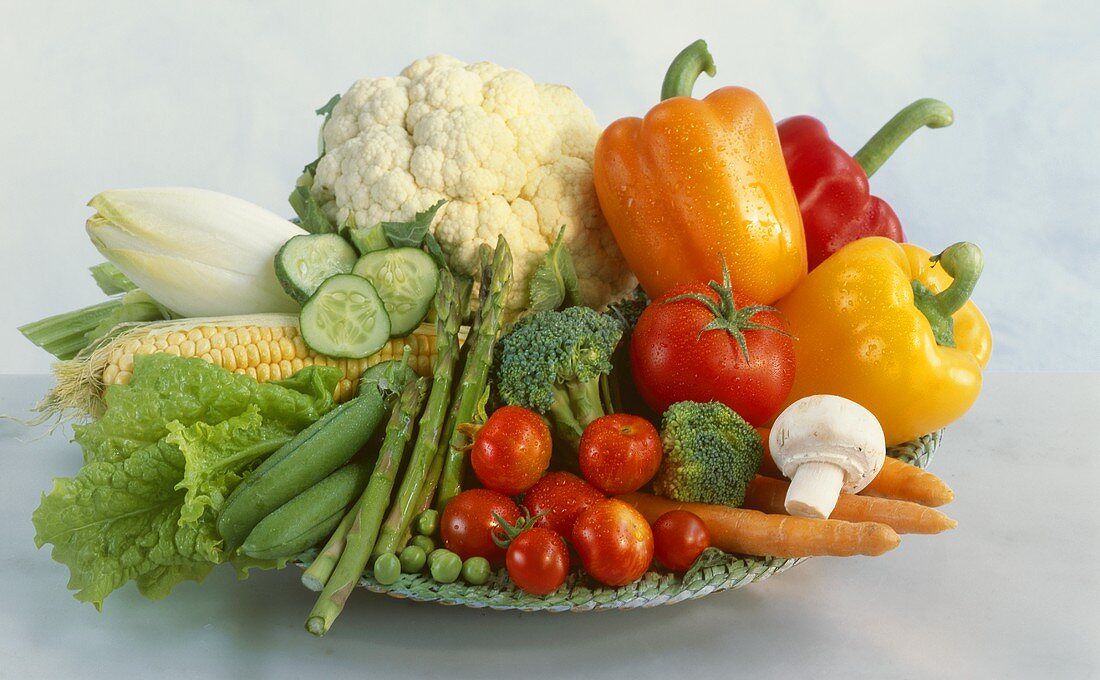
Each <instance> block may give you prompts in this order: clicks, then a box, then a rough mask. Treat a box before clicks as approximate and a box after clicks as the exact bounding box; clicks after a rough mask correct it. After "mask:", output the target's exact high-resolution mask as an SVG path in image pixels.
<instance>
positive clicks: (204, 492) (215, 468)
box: [164, 405, 291, 523]
mask: <svg viewBox="0 0 1100 680" xmlns="http://www.w3.org/2000/svg"><path fill="white" fill-rule="evenodd" d="M290 439H291V435H290V434H288V433H286V432H285V431H284V430H283V429H282V428H281V427H278V426H276V425H273V424H271V423H268V422H265V421H264V419H263V417H262V416H261V415H260V409H259V408H257V407H256V406H255V405H251V406H249V407H248V410H247V411H245V412H244V413H243V414H241V415H239V416H233V417H232V418H229V419H228V420H224V421H222V422H220V423H218V424H217V425H209V424H207V423H203V422H198V423H195V424H194V425H191V426H190V427H185V426H184V425H183V424H182V423H180V422H179V421H173V422H171V423H168V436H166V437H165V438H164V441H165V442H167V443H168V444H172V445H174V446H175V447H176V448H178V449H179V450H180V453H182V454H183V460H184V467H183V479H181V480H180V481H179V483H178V484H176V487H175V488H176V489H183V490H184V491H185V496H184V500H183V506H182V507H181V508H180V522H181V523H182V522H199V521H201V520H202V518H203V515H204V514H206V513H207V512H208V511H213V512H215V513H218V512H220V511H221V509H222V506H223V505H225V498H226V495H227V493H228V491H231V490H232V489H233V488H234V487H236V486H237V484H239V483H240V481H241V479H242V478H243V476H244V473H245V471H246V470H247V469H248V468H250V467H251V466H252V464H253V463H254V462H256V461H257V460H260V459H263V458H266V457H267V456H269V455H270V454H272V453H274V452H275V451H276V450H277V449H278V448H279V447H280V446H282V445H283V444H285V443H287V442H288V441H290Z"/></svg>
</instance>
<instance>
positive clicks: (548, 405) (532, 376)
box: [497, 307, 623, 452]
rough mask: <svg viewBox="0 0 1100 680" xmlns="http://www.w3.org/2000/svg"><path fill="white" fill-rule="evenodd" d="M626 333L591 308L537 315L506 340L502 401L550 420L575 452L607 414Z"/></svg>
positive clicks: (502, 347)
mask: <svg viewBox="0 0 1100 680" xmlns="http://www.w3.org/2000/svg"><path fill="white" fill-rule="evenodd" d="M622 335H623V327H622V325H621V324H620V323H619V322H617V321H616V320H615V319H613V318H611V317H609V316H605V315H603V314H600V313H598V312H596V311H595V310H593V309H589V308H588V307H568V308H566V309H564V310H562V311H554V310H547V311H542V312H537V313H535V314H532V315H531V316H529V317H527V318H525V319H523V320H522V321H520V322H519V323H518V324H516V326H515V327H514V328H513V329H512V331H511V332H510V333H509V334H508V335H506V336H504V337H503V338H502V339H501V340H500V361H499V364H498V366H497V390H498V392H499V395H500V398H501V400H502V401H504V402H505V403H506V404H510V405H513V406H522V407H524V408H529V409H531V410H533V411H537V412H539V413H542V414H544V415H546V416H548V418H549V420H550V423H551V426H552V427H553V429H554V433H555V435H556V436H557V437H558V438H559V439H560V440H561V442H562V443H563V444H565V445H566V446H567V447H568V448H569V449H570V450H572V451H573V452H575V451H576V450H577V445H578V444H579V443H580V438H581V433H582V432H584V428H585V427H587V426H588V424H589V423H591V422H592V421H593V420H595V419H596V418H599V417H600V416H603V415H605V413H606V410H605V406H604V401H603V399H602V393H601V382H602V381H604V380H606V377H607V375H608V374H609V373H610V372H611V368H612V361H611V359H612V355H613V354H614V352H615V347H616V346H617V345H618V344H619V340H620V339H621V338H622Z"/></svg>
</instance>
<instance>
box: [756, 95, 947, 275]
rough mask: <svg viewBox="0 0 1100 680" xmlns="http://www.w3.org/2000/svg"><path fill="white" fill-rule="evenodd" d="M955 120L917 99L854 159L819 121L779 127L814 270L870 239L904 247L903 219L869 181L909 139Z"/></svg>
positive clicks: (935, 104)
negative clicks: (924, 129) (875, 193)
mask: <svg viewBox="0 0 1100 680" xmlns="http://www.w3.org/2000/svg"><path fill="white" fill-rule="evenodd" d="M953 118H954V114H953V113H952V111H951V109H950V107H948V106H947V104H944V103H943V102H941V101H939V100H936V99H918V100H917V101H915V102H913V103H912V104H910V105H909V106H907V107H905V108H904V109H902V110H901V111H900V112H899V113H898V114H897V115H896V116H894V117H893V118H891V119H890V121H889V122H888V123H886V125H884V126H883V127H882V129H881V130H879V131H878V132H877V133H875V136H874V137H872V138H871V139H870V141H868V142H867V143H866V144H864V145H863V148H862V149H860V150H859V151H857V152H856V154H855V155H854V156H849V155H848V154H847V153H846V152H845V151H844V149H842V148H840V146H838V145H837V144H836V142H834V141H833V140H831V139H829V133H828V131H827V130H826V129H825V125H824V124H823V123H822V122H821V121H819V120H817V119H816V118H812V117H810V116H795V117H794V118H788V119H786V120H784V121H781V122H780V123H779V125H777V126H776V127H777V129H778V130H779V141H780V144H781V145H782V147H783V158H784V160H785V161H786V163H787V172H788V173H789V174H790V177H791V184H792V185H793V186H794V193H795V195H796V196H798V207H799V209H800V210H801V211H802V225H803V227H804V229H805V232H806V249H807V255H808V256H809V265H810V269H813V268H814V267H816V266H817V265H818V264H820V263H821V261H822V260H824V259H825V258H827V257H829V255H832V254H833V253H834V252H836V251H837V250H839V249H840V248H841V247H842V246H844V245H845V244H847V243H850V242H852V241H855V240H856V239H860V238H864V237H865V236H885V237H887V238H890V239H893V240H895V241H897V242H898V243H903V242H904V241H905V234H904V233H903V232H902V230H901V222H900V221H899V220H898V216H897V215H896V214H895V213H894V210H893V209H892V208H891V207H890V206H889V205H888V204H887V203H886V201H884V200H882V199H881V198H879V197H878V196H872V195H871V190H870V185H869V183H868V181H867V178H868V177H870V176H871V175H873V174H874V173H875V171H876V170H878V169H879V167H880V166H881V165H882V164H883V163H885V162H886V159H887V158H889V157H890V154H892V153H894V151H895V150H896V149H897V148H898V147H899V146H901V143H902V142H904V141H905V140H906V139H907V138H908V137H909V135H911V134H913V133H914V132H916V131H917V130H919V129H920V128H922V127H930V128H939V127H945V126H948V125H950V124H951V121H952V120H953Z"/></svg>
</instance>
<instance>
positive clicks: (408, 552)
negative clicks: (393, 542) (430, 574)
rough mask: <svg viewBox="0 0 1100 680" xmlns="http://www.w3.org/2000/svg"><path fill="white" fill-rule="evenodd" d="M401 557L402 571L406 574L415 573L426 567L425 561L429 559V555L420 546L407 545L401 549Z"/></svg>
mask: <svg viewBox="0 0 1100 680" xmlns="http://www.w3.org/2000/svg"><path fill="white" fill-rule="evenodd" d="M399 559H400V560H401V571H403V572H405V573H406V574H415V573H417V572H418V571H420V570H421V569H423V568H424V562H426V561H427V559H428V556H427V555H426V554H425V553H424V549H423V548H421V547H420V546H418V545H407V546H405V549H404V550H402V551H401V555H400V557H399Z"/></svg>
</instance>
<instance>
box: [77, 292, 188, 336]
mask: <svg viewBox="0 0 1100 680" xmlns="http://www.w3.org/2000/svg"><path fill="white" fill-rule="evenodd" d="M119 301H120V303H121V304H120V305H119V306H118V307H117V308H115V310H114V311H113V312H111V314H110V316H108V317H106V318H105V319H103V320H102V321H100V322H99V324H98V325H96V327H95V328H93V329H91V330H90V331H88V332H87V333H85V334H84V337H85V339H86V340H87V341H88V344H89V345H90V344H92V343H93V342H95V341H96V340H99V339H100V338H102V337H104V336H106V335H107V334H108V333H110V332H111V330H112V329H114V328H115V327H116V326H118V325H119V324H123V323H140V322H147V321H160V320H162V319H167V318H168V310H166V309H164V307H161V306H160V304H159V303H158V302H157V301H156V300H154V299H153V298H151V297H150V296H149V294H148V293H146V292H145V291H143V290H139V289H138V290H132V291H130V292H129V293H126V294H125V295H123V296H122V298H121V299H120V300H119Z"/></svg>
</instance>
